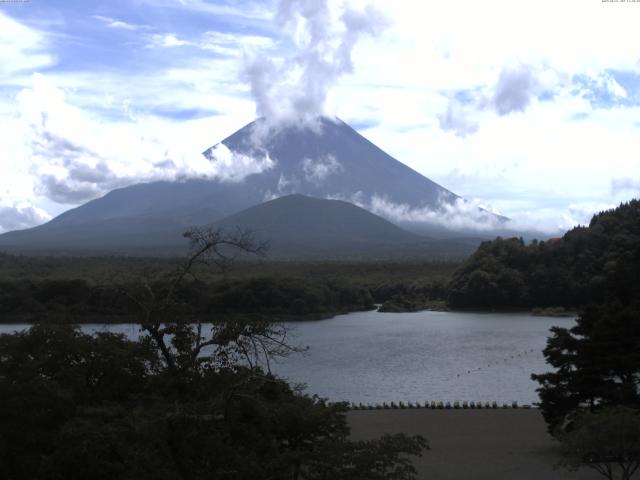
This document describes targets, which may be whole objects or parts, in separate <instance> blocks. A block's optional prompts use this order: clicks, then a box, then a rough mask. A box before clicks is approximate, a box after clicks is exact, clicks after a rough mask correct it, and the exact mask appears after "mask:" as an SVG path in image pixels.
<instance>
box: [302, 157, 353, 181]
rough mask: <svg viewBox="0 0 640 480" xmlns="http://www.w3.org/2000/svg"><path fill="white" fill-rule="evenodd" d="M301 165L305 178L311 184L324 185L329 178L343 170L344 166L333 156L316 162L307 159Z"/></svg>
mask: <svg viewBox="0 0 640 480" xmlns="http://www.w3.org/2000/svg"><path fill="white" fill-rule="evenodd" d="M301 164H302V171H303V172H304V178H305V179H306V180H307V182H311V183H322V182H323V181H324V180H326V179H327V177H330V176H331V175H335V174H337V173H340V172H341V171H342V170H343V168H342V165H341V164H340V162H338V160H336V157H334V156H333V155H327V156H325V157H322V158H318V159H316V160H312V159H310V158H305V159H304V160H302V162H301Z"/></svg>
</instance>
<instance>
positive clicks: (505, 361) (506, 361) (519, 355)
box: [456, 348, 536, 378]
mask: <svg viewBox="0 0 640 480" xmlns="http://www.w3.org/2000/svg"><path fill="white" fill-rule="evenodd" d="M535 351H536V349H535V348H532V349H530V350H524V351H522V352H519V353H514V354H513V355H509V356H508V357H504V358H503V359H502V360H501V361H500V360H495V361H493V362H489V363H487V366H486V367H484V364H483V366H482V367H475V368H469V369H467V370H466V372H465V371H463V372H462V373H458V374H456V378H459V377H461V376H463V375H469V374H472V373H475V372H479V371H481V370H482V368H483V367H484V368H491V367H496V366H498V365H505V364H507V365H509V362H510V360H517V359H518V358H525V357H526V356H527V355H529V354H532V353H534V352H535Z"/></svg>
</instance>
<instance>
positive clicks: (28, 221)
mask: <svg viewBox="0 0 640 480" xmlns="http://www.w3.org/2000/svg"><path fill="white" fill-rule="evenodd" d="M50 219H51V216H50V215H49V214H47V212H45V211H44V210H42V209H41V208H38V207H34V206H33V205H31V204H30V203H28V202H20V203H18V204H10V205H2V204H0V233H2V232H8V231H11V230H21V229H24V228H30V227H34V226H36V225H40V224H41V223H44V222H46V221H48V220H50Z"/></svg>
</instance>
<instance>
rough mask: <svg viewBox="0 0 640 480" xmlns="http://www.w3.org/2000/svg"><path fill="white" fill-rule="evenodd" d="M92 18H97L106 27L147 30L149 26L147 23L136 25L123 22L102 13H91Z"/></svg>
mask: <svg viewBox="0 0 640 480" xmlns="http://www.w3.org/2000/svg"><path fill="white" fill-rule="evenodd" d="M93 18H95V19H96V20H99V21H100V22H102V23H103V24H104V25H105V26H107V27H108V28H115V29H119V30H129V31H136V30H147V29H149V28H150V27H149V26H148V25H136V24H133V23H128V22H124V21H122V20H116V19H115V18H111V17H105V16H102V15H93Z"/></svg>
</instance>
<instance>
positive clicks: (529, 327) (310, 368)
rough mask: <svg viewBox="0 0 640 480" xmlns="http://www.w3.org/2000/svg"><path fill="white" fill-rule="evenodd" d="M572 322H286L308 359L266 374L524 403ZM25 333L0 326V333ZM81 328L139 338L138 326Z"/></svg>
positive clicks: (488, 316)
mask: <svg viewBox="0 0 640 480" xmlns="http://www.w3.org/2000/svg"><path fill="white" fill-rule="evenodd" d="M574 323H575V320H574V319H571V318H551V317H535V316H532V315H529V314H521V313H469V312H465V313H460V312H429V311H423V312H416V313H379V312H357V313H349V314H346V315H339V316H336V317H334V318H331V319H328V320H319V321H314V322H291V323H288V325H289V326H290V327H291V328H292V331H293V332H292V333H293V335H294V343H297V344H299V345H302V346H309V347H310V349H309V352H308V353H306V354H304V355H294V356H292V357H288V358H286V359H282V360H280V361H279V362H277V363H276V364H274V365H272V368H273V370H274V371H275V372H276V373H278V374H280V375H281V376H283V377H285V378H288V379H289V380H291V381H292V382H295V383H306V384H307V387H308V388H307V391H308V392H310V393H317V394H318V395H320V396H322V397H326V398H329V399H331V400H349V401H352V402H362V403H382V402H391V401H394V402H398V401H404V402H407V401H410V402H416V401H419V402H424V401H432V400H435V401H445V402H446V401H451V402H453V401H456V400H458V401H464V400H467V401H476V402H477V401H483V402H485V401H497V402H498V403H504V402H507V403H511V402H513V401H517V402H518V403H520V404H531V403H534V402H536V401H538V395H537V393H536V391H535V389H536V388H537V385H538V384H537V383H536V382H533V381H532V380H531V379H530V376H531V373H542V372H546V371H549V369H550V367H549V365H547V364H546V363H545V360H544V357H543V356H542V349H543V348H544V346H545V343H546V339H547V337H548V336H549V328H550V327H551V326H553V325H559V326H563V327H570V326H572V325H573V324H574ZM26 327H27V326H26V325H0V333H2V332H9V331H14V330H16V329H21V328H26ZM82 329H83V331H86V332H93V331H96V330H109V331H117V332H122V333H125V334H126V335H127V336H129V337H131V338H135V337H137V335H138V327H137V325H94V324H90V325H83V326H82Z"/></svg>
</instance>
